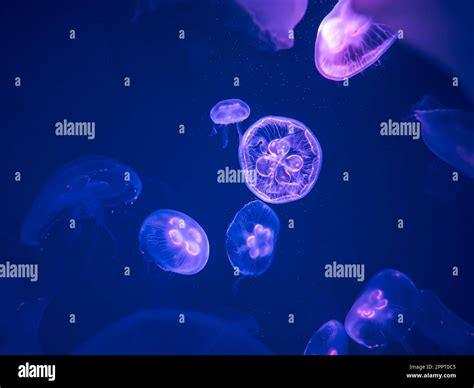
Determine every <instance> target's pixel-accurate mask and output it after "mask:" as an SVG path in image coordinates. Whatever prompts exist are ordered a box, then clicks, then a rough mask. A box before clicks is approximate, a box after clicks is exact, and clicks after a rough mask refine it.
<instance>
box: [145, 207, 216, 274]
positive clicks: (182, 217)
mask: <svg viewBox="0 0 474 388" xmlns="http://www.w3.org/2000/svg"><path fill="white" fill-rule="evenodd" d="M139 240H140V250H141V252H142V253H143V255H144V256H145V257H146V258H147V259H148V260H150V261H152V262H154V263H156V264H157V265H158V266H159V267H160V268H161V269H163V270H165V271H171V272H174V273H178V274H182V275H194V274H196V273H198V272H200V271H201V270H202V269H203V268H204V267H205V266H206V264H207V260H208V259H209V240H208V239H207V235H206V232H204V229H203V228H202V227H201V225H199V224H198V223H197V222H196V221H195V220H193V219H192V218H191V217H189V216H188V215H186V214H184V213H181V212H178V211H176V210H168V209H162V210H157V211H155V212H153V213H151V214H150V215H149V216H148V217H147V218H146V219H145V221H144V222H143V224H142V227H141V229H140V236H139Z"/></svg>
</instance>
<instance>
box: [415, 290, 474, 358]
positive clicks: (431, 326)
mask: <svg viewBox="0 0 474 388" xmlns="http://www.w3.org/2000/svg"><path fill="white" fill-rule="evenodd" d="M416 328H417V330H419V331H421V332H422V333H423V334H424V335H425V336H426V337H427V338H428V339H429V340H430V341H432V342H433V343H434V344H435V345H436V346H437V347H438V353H441V354H464V355H467V354H471V355H472V354H474V327H473V326H471V325H469V324H468V323H467V322H465V321H464V320H463V319H461V318H460V317H458V316H457V315H456V314H454V313H453V312H452V311H450V310H449V309H448V308H447V307H446V306H445V305H444V304H443V303H442V302H441V301H440V300H439V298H438V297H437V296H436V295H435V294H434V293H432V292H431V291H429V290H420V306H419V309H418V317H417V321H416Z"/></svg>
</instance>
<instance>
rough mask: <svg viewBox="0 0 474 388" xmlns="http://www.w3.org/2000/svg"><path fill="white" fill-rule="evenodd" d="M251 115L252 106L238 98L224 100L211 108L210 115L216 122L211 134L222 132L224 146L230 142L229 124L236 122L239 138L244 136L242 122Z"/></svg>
mask: <svg viewBox="0 0 474 388" xmlns="http://www.w3.org/2000/svg"><path fill="white" fill-rule="evenodd" d="M249 116H250V107H249V106H248V105H247V104H246V103H245V102H244V101H242V100H239V99H237V98H233V99H229V100H222V101H219V102H218V103H217V104H216V105H214V106H213V107H212V109H211V113H210V117H211V120H212V122H213V123H214V124H215V126H214V127H212V131H211V136H214V135H216V134H217V133H218V131H220V132H221V135H222V143H223V148H226V147H227V145H228V144H229V125H232V124H235V126H236V127H237V131H238V132H239V140H240V139H241V137H242V130H241V128H240V123H241V122H242V121H244V120H245V119H247V118H248V117H249Z"/></svg>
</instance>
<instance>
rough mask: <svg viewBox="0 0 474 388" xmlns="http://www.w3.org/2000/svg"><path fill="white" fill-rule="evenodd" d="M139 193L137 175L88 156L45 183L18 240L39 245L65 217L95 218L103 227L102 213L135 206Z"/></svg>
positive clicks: (104, 158) (107, 159) (131, 170)
mask: <svg viewBox="0 0 474 388" xmlns="http://www.w3.org/2000/svg"><path fill="white" fill-rule="evenodd" d="M141 190H142V183H141V180H140V178H139V176H138V175H137V173H136V172H135V171H134V170H133V169H132V168H130V167H129V166H127V165H125V164H122V163H120V162H118V161H116V160H114V159H110V158H107V157H103V156H87V157H84V158H81V159H77V160H74V161H72V162H69V163H67V164H66V165H64V166H63V167H61V168H60V169H59V170H58V171H56V173H54V174H53V175H52V176H51V177H50V178H49V179H48V180H47V181H46V183H45V185H44V186H43V188H42V190H41V192H40V193H39V195H38V196H37V198H36V200H35V201H34V203H33V206H32V207H31V209H30V210H29V212H28V214H27V216H26V218H25V220H24V222H23V225H22V228H21V239H22V241H23V242H24V243H25V244H26V245H31V246H38V245H39V244H40V242H41V241H42V240H43V239H46V238H47V237H48V236H49V233H50V230H51V229H52V227H53V226H54V225H55V224H57V223H58V222H59V221H61V220H65V219H66V217H67V218H68V219H69V218H73V219H75V220H78V219H94V220H95V221H97V223H98V224H101V226H103V227H104V228H105V225H104V224H103V221H102V218H103V214H104V210H105V209H114V208H116V207H118V206H120V205H128V204H132V203H134V202H135V201H136V199H137V198H138V196H139V195H140V193H141Z"/></svg>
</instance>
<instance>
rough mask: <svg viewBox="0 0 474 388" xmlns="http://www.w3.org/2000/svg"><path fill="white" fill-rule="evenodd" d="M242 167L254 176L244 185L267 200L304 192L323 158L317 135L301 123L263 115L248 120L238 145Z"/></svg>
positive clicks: (291, 198)
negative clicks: (252, 121)
mask: <svg viewBox="0 0 474 388" xmlns="http://www.w3.org/2000/svg"><path fill="white" fill-rule="evenodd" d="M239 160H240V165H241V167H242V169H243V170H244V171H245V172H246V173H248V174H250V176H254V177H255V179H252V180H247V181H246V182H245V183H246V184H247V187H248V188H249V189H250V191H252V192H253V193H254V194H255V195H256V196H257V197H258V198H260V199H261V200H263V201H265V202H269V203H286V202H291V201H296V200H298V199H301V198H303V197H304V196H306V195H307V194H308V193H309V192H310V191H311V189H312V188H313V186H314V185H315V183H316V181H317V179H318V176H319V173H320V171H321V164H322V160H323V153H322V150H321V146H320V144H319V142H318V139H316V137H315V136H314V134H313V133H312V132H311V130H310V129H309V128H308V127H306V126H305V125H304V124H303V123H301V122H299V121H296V120H293V119H290V118H286V117H277V116H267V117H263V118H261V119H260V120H258V121H257V122H256V123H254V124H252V125H251V126H250V127H249V128H248V129H247V131H246V132H245V134H244V136H243V137H242V140H241V142H240V147H239Z"/></svg>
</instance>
